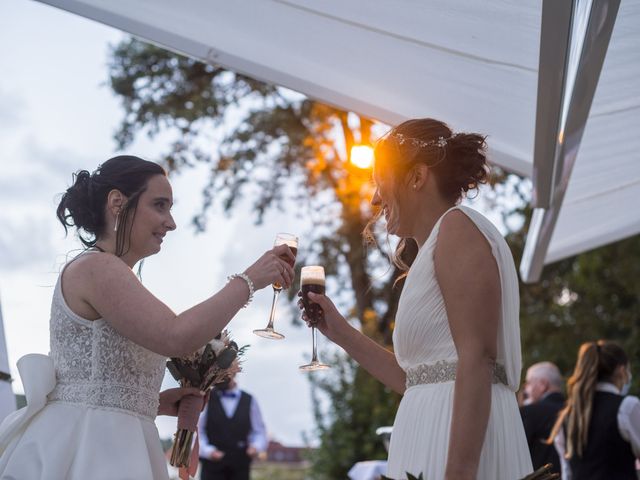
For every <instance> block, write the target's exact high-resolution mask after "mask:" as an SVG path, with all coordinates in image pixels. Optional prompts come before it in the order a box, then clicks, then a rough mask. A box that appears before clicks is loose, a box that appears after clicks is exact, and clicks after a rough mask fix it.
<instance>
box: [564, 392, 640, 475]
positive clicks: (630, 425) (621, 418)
mask: <svg viewBox="0 0 640 480" xmlns="http://www.w3.org/2000/svg"><path fill="white" fill-rule="evenodd" d="M596 392H609V393H615V394H617V395H620V390H618V387H616V386H615V385H614V384H613V383H609V382H598V383H597V384H596ZM617 420H618V431H619V432H620V436H621V437H622V438H623V439H624V440H626V441H627V442H629V443H630V444H631V450H632V451H633V454H634V455H635V456H636V458H640V399H638V397H633V396H631V395H627V396H626V397H624V399H623V400H622V403H621V404H620V408H619V409H618V419H617ZM553 444H554V445H555V447H556V450H557V451H558V456H559V457H560V464H561V468H562V479H563V480H571V467H570V466H569V460H567V459H566V458H565V453H566V451H567V449H566V445H567V443H566V439H565V436H564V431H563V430H562V429H560V431H559V432H558V434H557V435H556V437H555V438H554V440H553Z"/></svg>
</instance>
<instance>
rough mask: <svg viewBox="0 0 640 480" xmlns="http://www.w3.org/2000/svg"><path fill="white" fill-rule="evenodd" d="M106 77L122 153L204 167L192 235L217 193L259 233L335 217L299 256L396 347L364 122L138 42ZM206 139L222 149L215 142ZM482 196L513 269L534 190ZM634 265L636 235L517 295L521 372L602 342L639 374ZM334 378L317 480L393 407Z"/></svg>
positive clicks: (348, 457)
mask: <svg viewBox="0 0 640 480" xmlns="http://www.w3.org/2000/svg"><path fill="white" fill-rule="evenodd" d="M109 72H110V85H111V88H112V90H113V91H114V92H115V93H116V95H118V96H119V97H120V98H121V100H122V103H123V106H124V111H125V117H124V120H123V122H122V125H121V128H120V130H119V131H118V132H117V134H116V139H117V141H118V144H119V147H120V148H125V147H126V146H127V145H129V144H130V143H131V142H132V140H133V139H134V138H135V136H136V135H139V134H140V133H142V132H146V133H147V134H148V135H151V136H154V135H157V134H158V133H160V132H173V133H174V135H175V140H174V141H173V142H172V144H171V147H170V149H169V151H168V152H167V153H166V155H164V157H163V158H162V159H160V160H161V161H162V162H163V163H164V164H165V165H166V166H167V168H168V169H169V171H170V172H174V171H180V170H181V169H184V168H188V167H190V166H192V165H194V164H196V163H204V164H207V165H209V166H210V178H209V182H208V185H207V187H206V188H205V190H204V192H203V207H202V210H201V211H200V212H198V213H197V214H196V215H195V216H194V227H195V229H196V230H198V231H202V230H204V229H205V228H206V226H207V214H208V211H209V210H210V209H211V208H212V207H213V205H214V195H213V193H214V192H215V193H216V196H215V198H216V202H219V204H220V205H221V206H222V207H223V208H224V209H225V210H226V211H232V210H233V208H234V206H235V205H236V203H237V201H238V199H240V198H242V197H243V196H245V195H251V198H252V199H253V202H254V203H253V206H254V211H255V214H256V220H257V221H258V222H259V221H261V220H262V218H263V215H264V213H265V212H266V211H267V210H268V209H269V208H282V207H283V205H284V204H285V202H286V200H287V199H289V200H294V201H295V202H296V204H297V205H301V206H303V207H306V209H307V212H308V213H309V214H313V212H316V211H324V212H333V213H334V215H325V216H323V217H321V218H318V217H315V218H316V219H317V225H316V228H314V231H313V232H312V233H313V234H314V235H315V238H313V239H312V240H311V241H310V242H308V244H309V245H310V246H311V249H310V250H308V251H302V252H300V256H301V257H304V256H307V257H309V259H310V260H313V261H314V262H315V261H317V262H321V263H322V264H323V265H325V268H326V270H327V275H328V276H332V277H333V278H334V279H335V280H336V281H337V284H338V285H339V288H338V290H340V291H342V292H349V293H350V295H348V296H345V295H342V296H340V297H339V298H340V299H342V302H343V303H344V305H343V307H349V308H348V311H349V312H350V314H349V317H350V318H351V319H352V320H354V321H358V322H360V324H361V325H362V328H363V330H364V331H365V333H367V334H368V335H370V336H372V337H373V338H375V339H376V340H377V341H379V342H380V343H381V344H386V345H389V344H390V343H391V333H392V329H393V322H394V318H395V312H396V308H397V303H398V299H399V296H400V292H401V288H402V282H400V283H399V284H398V285H397V286H395V287H394V286H393V281H394V279H395V278H397V276H398V275H399V273H400V272H399V270H398V269H395V268H392V269H387V267H386V265H387V263H386V259H385V255H386V254H388V253H389V252H388V251H385V248H386V247H385V244H386V243H385V242H384V241H381V242H379V244H380V245H382V247H381V248H367V247H366V246H365V245H363V242H362V237H361V232H362V230H363V228H364V226H365V225H366V224H367V223H368V222H369V221H370V220H371V219H372V218H373V217H374V214H375V212H373V211H372V210H371V208H370V206H369V203H368V200H369V198H370V196H371V193H372V192H371V187H370V183H369V178H368V174H367V173H366V172H362V171H360V170H358V169H357V168H355V167H354V166H352V165H351V164H350V162H349V154H350V147H351V146H352V145H354V144H356V143H359V142H362V143H367V142H368V141H369V140H370V137H371V136H372V131H373V130H374V129H375V125H374V124H373V122H372V121H371V120H370V119H367V118H363V117H361V116H358V115H356V114H354V113H350V112H346V111H343V110H340V109H337V108H333V107H329V106H327V105H323V104H321V103H319V102H316V101H313V100H311V99H308V98H306V97H304V96H302V95H299V94H296V93H294V92H290V91H288V90H285V89H282V88H279V87H275V86H270V85H266V84H264V83H261V82H258V81H256V80H254V79H251V78H249V77H246V76H243V75H240V74H236V73H233V72H230V71H228V70H225V69H223V68H221V67H218V66H213V65H206V64H202V63H199V62H197V61H194V60H190V59H187V58H184V57H181V56H179V55H176V54H173V53H169V52H167V51H165V50H163V49H160V48H157V47H154V46H150V45H147V44H144V43H142V42H139V41H136V40H125V41H123V42H121V43H120V44H119V45H117V46H116V47H115V48H113V50H112V52H111V60H110V64H109ZM210 132H220V133H221V138H220V139H218V141H217V142H215V143H214V142H213V140H212V138H211V134H210ZM214 144H215V145H216V147H214V146H213V145H214ZM256 187H257V188H256ZM287 195H288V196H287ZM486 195H487V197H488V198H489V199H490V200H491V201H492V202H493V204H492V207H493V208H494V209H497V210H498V211H500V212H502V214H503V217H504V224H505V225H506V226H507V228H508V229H509V232H508V235H507V240H508V242H509V244H510V246H511V248H512V252H513V254H514V258H515V260H516V262H517V263H518V262H519V260H520V256H521V252H522V247H523V245H524V239H525V238H526V225H527V223H528V218H529V216H530V209H529V207H528V206H527V205H528V201H529V198H530V186H529V183H528V182H526V181H523V179H521V178H519V177H517V176H515V175H508V174H506V173H504V172H499V171H498V174H497V175H496V176H495V178H494V180H493V183H492V185H491V189H490V190H489V191H487V192H486ZM409 247H410V248H409V249H408V250H407V251H406V252H405V261H406V262H407V263H408V264H410V263H411V261H412V259H413V258H414V257H415V254H416V252H417V247H416V245H415V244H409ZM639 258H640V237H638V236H636V237H633V238H630V239H627V240H624V241H621V242H618V243H615V244H613V245H609V246H607V247H604V248H601V249H598V250H595V251H592V252H588V253H585V254H582V255H579V256H576V257H572V258H569V259H565V260H562V261H560V262H557V263H555V264H553V265H549V266H547V267H546V268H545V270H544V272H543V276H542V279H541V281H540V282H538V283H536V284H534V285H521V286H520V292H521V325H522V345H523V353H524V360H525V362H524V363H525V365H529V364H531V363H533V362H535V361H539V360H554V361H556V362H557V363H558V365H559V366H560V368H561V369H562V371H563V372H564V373H565V374H569V373H570V371H571V368H572V365H573V363H574V361H575V356H576V351H577V348H578V346H579V344H580V343H581V342H582V341H587V340H593V339H596V338H601V337H604V338H610V339H615V340H618V341H620V342H621V343H622V344H623V345H624V347H625V348H626V349H627V351H628V352H629V353H630V354H631V355H632V358H633V359H634V361H636V362H637V359H638V345H640V326H639V324H640V322H639V320H640V300H639V296H638V292H640V284H639V282H640V262H639V261H638V259H639ZM302 263H304V260H303V261H301V262H298V264H302ZM385 270H387V273H386V274H384V275H380V274H379V273H378V272H384V271H385ZM374 272H376V274H375V275H374V274H373V273H374ZM333 293H336V292H333ZM347 297H348V298H354V299H355V300H354V301H353V302H352V303H349V300H348V299H347ZM336 365H337V366H338V368H337V369H336V376H335V378H333V379H331V380H329V381H323V382H316V383H314V385H313V387H314V388H315V389H316V390H314V391H315V392H316V393H317V391H318V390H317V389H319V390H320V391H322V392H324V393H325V394H326V395H327V396H328V397H329V400H330V407H329V411H328V412H324V411H321V409H320V408H319V407H318V408H317V410H316V420H317V422H316V423H317V434H318V437H319V439H320V441H321V446H320V449H319V450H318V452H317V456H316V457H315V458H314V476H315V477H316V478H344V477H346V471H347V470H348V468H349V467H350V466H351V465H352V464H353V463H354V462H355V461H358V460H362V459H365V458H375V457H378V458H382V457H383V456H384V452H383V451H382V449H381V445H380V443H379V441H378V439H377V438H376V437H375V434H374V430H375V427H377V426H380V425H381V424H390V422H391V420H392V418H393V416H394V414H395V410H396V407H397V404H398V400H399V399H398V396H397V395H395V394H392V393H391V392H388V391H387V390H386V389H385V388H384V387H383V386H382V385H381V384H380V383H378V382H376V381H375V380H373V379H372V378H371V377H370V376H369V375H368V374H367V373H366V372H364V371H363V370H362V369H360V368H358V367H357V366H356V365H354V364H353V363H352V362H350V361H348V360H347V359H343V358H341V359H337V360H336ZM638 377H639V376H638V375H636V376H635V379H636V380H635V385H638Z"/></svg>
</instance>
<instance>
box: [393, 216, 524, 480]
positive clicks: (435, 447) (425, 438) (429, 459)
mask: <svg viewBox="0 0 640 480" xmlns="http://www.w3.org/2000/svg"><path fill="white" fill-rule="evenodd" d="M454 208H456V209H459V210H461V211H462V212H464V213H465V214H466V215H467V216H468V217H469V218H470V219H471V220H472V221H473V222H474V224H475V225H476V226H477V228H478V229H479V230H480V231H481V232H482V233H483V235H484V236H485V238H486V239H487V241H488V242H489V244H490V245H491V248H492V251H493V254H494V257H495V259H496V262H497V265H498V268H499V271H500V278H501V286H502V318H501V324H500V328H499V332H498V358H497V364H498V367H497V368H496V372H495V374H494V384H493V385H492V388H491V413H490V417H489V424H488V427H487V431H486V436H485V439H484V445H483V447H482V453H481V457H480V465H479V470H478V476H477V478H478V480H518V479H520V478H522V477H523V476H524V475H526V474H528V473H531V471H532V467H531V458H530V454H529V449H528V447H527V442H526V438H525V434H524V428H523V426H522V420H521V418H520V413H519V411H518V405H517V402H516V397H515V391H516V390H517V388H518V384H519V381H520V369H521V353H520V326H519V307H520V299H519V293H518V280H517V275H516V271H515V267H514V263H513V258H512V256H511V252H510V250H509V247H508V246H507V244H506V242H505V241H504V239H503V237H502V235H501V234H500V232H499V231H498V230H497V229H496V228H495V227H494V226H493V224H491V222H490V221H489V220H487V219H486V218H485V217H484V216H482V215H481V214H480V213H478V212H476V211H475V210H473V209H471V208H468V207H464V206H458V207H454ZM451 210H453V209H451ZM451 210H449V211H451ZM449 211H448V212H449ZM448 212H447V213H448ZM445 215H446V213H445ZM443 217H444V215H443ZM443 217H442V218H443ZM442 218H441V219H440V220H439V221H438V222H437V224H436V225H435V226H434V228H433V231H432V232H431V235H430V236H429V238H428V239H427V241H426V242H425V244H424V245H423V246H422V248H421V249H420V251H419V253H418V256H417V258H416V260H415V262H414V263H413V265H412V267H411V270H410V271H409V276H408V278H407V280H406V283H405V287H404V290H403V292H402V296H401V298H400V303H399V306H398V313H397V316H396V325H395V330H394V333H393V345H394V350H395V355H396V358H397V360H398V363H399V364H400V366H401V367H402V369H403V370H405V371H406V372H407V385H408V387H409V388H408V389H407V390H406V392H405V394H404V397H403V399H402V402H401V403H400V407H399V409H398V413H397V415H396V419H395V422H394V425H393V433H392V435H391V445H390V448H389V462H388V470H387V476H389V477H391V478H394V479H406V478H407V477H406V472H409V473H411V474H413V475H416V476H418V475H419V474H420V473H423V474H424V480H442V479H443V478H444V473H445V466H446V460H447V451H448V446H449V430H450V424H451V415H452V410H453V393H454V385H455V384H454V381H455V369H456V362H457V353H456V349H455V345H454V343H453V339H452V337H451V331H450V329H449V322H448V319H447V312H446V309H445V305H444V300H443V298H442V294H441V292H440V287H439V285H438V282H437V280H436V276H435V272H434V264H433V252H434V248H435V246H436V243H437V240H438V231H439V227H440V222H441V221H442ZM472 274H473V272H470V275H472ZM480 308H481V307H480Z"/></svg>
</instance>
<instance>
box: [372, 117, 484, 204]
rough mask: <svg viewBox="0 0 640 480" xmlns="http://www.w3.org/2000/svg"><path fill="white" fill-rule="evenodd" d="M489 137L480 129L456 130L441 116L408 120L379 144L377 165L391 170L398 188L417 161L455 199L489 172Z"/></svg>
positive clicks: (445, 193)
mask: <svg viewBox="0 0 640 480" xmlns="http://www.w3.org/2000/svg"><path fill="white" fill-rule="evenodd" d="M486 147H487V144H486V142H485V137H484V136H483V135H479V134H477V133H453V132H452V130H451V129H450V128H449V127H448V126H447V125H446V124H445V123H444V122H441V121H439V120H434V119H432V118H419V119H414V120H407V121H406V122H403V123H401V124H400V125H398V126H397V127H394V128H393V129H391V131H389V133H387V134H386V135H385V136H384V137H382V138H381V139H380V140H379V141H378V142H377V144H376V147H375V158H376V168H378V169H380V171H381V173H382V174H383V175H386V174H387V173H391V174H392V176H393V178H394V179H395V183H396V188H403V182H402V180H403V179H404V175H406V174H407V173H408V172H409V171H410V170H411V168H412V167H413V166H414V165H417V164H424V165H426V166H428V167H429V169H430V170H431V172H433V174H434V176H435V179H436V184H437V186H438V191H439V193H440V195H442V197H443V198H445V199H446V200H447V201H449V202H452V203H455V202H457V201H458V200H460V199H461V198H462V197H463V196H464V195H466V194H467V192H469V191H470V190H475V189H477V188H478V185H479V184H481V183H486V182H487V180H488V176H489V169H488V166H487V157H486Z"/></svg>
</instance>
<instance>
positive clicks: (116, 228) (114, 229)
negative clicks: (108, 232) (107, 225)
mask: <svg viewBox="0 0 640 480" xmlns="http://www.w3.org/2000/svg"><path fill="white" fill-rule="evenodd" d="M119 218H120V212H118V214H117V215H116V224H115V225H114V226H113V231H114V232H117V231H118V219H119Z"/></svg>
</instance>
